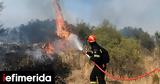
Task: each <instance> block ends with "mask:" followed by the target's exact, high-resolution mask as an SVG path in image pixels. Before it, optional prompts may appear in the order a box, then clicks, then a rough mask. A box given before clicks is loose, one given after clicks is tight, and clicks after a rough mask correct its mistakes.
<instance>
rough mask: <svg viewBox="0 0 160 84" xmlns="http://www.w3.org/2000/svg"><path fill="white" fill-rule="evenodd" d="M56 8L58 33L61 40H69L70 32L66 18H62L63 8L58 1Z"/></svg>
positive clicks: (55, 2)
mask: <svg viewBox="0 0 160 84" xmlns="http://www.w3.org/2000/svg"><path fill="white" fill-rule="evenodd" d="M54 7H55V13H56V28H57V31H56V33H57V35H58V36H59V37H60V38H61V39H67V38H68V37H69V35H70V32H69V31H68V30H67V27H66V25H65V21H64V18H63V16H62V12H61V8H60V5H59V4H58V2H57V0H54Z"/></svg>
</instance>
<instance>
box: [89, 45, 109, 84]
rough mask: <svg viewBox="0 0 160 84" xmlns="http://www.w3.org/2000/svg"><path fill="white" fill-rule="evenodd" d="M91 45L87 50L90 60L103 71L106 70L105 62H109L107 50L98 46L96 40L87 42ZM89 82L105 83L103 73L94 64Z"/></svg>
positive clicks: (92, 83) (95, 83) (94, 83)
mask: <svg viewBox="0 0 160 84" xmlns="http://www.w3.org/2000/svg"><path fill="white" fill-rule="evenodd" d="M89 44H90V45H91V51H90V52H87V54H88V55H89V56H90V60H92V61H94V62H95V63H96V64H97V65H98V66H100V67H101V69H103V70H104V71H105V70H106V64H107V63H108V62H109V55H108V51H107V50H105V49H104V48H102V47H101V46H99V45H98V44H97V43H96V42H89ZM90 83H91V84H106V82H105V74H104V73H103V72H102V71H100V70H99V69H98V68H97V67H96V66H94V68H93V70H92V72H91V75H90Z"/></svg>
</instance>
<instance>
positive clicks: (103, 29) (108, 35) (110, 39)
mask: <svg viewBox="0 0 160 84" xmlns="http://www.w3.org/2000/svg"><path fill="white" fill-rule="evenodd" d="M93 34H95V35H96V37H97V42H98V43H99V44H100V45H102V46H104V47H106V48H113V47H115V46H117V45H118V44H119V43H120V41H121V35H120V34H119V33H118V32H117V31H116V29H115V28H114V27H113V26H112V25H111V24H110V23H109V22H108V21H104V22H103V24H102V25H100V26H99V27H98V28H95V29H94V30H93Z"/></svg>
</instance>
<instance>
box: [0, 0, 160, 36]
mask: <svg viewBox="0 0 160 84" xmlns="http://www.w3.org/2000/svg"><path fill="white" fill-rule="evenodd" d="M0 1H3V2H4V7H5V8H4V10H3V11H2V12H1V13H0V23H1V24H4V26H5V27H10V28H12V27H15V26H19V25H20V24H27V22H28V21H30V20H35V19H40V20H45V19H53V18H54V8H53V7H54V6H53V2H52V0H0ZM159 4H160V0H61V1H60V5H61V7H62V10H63V16H64V18H65V20H67V21H68V22H69V23H72V24H76V23H77V22H80V21H84V22H87V23H89V24H91V25H98V24H100V23H101V22H102V21H103V20H104V19H107V20H109V21H110V22H111V23H112V24H113V25H114V26H116V27H117V29H122V28H124V27H126V26H132V27H138V28H142V29H143V30H144V31H146V32H149V33H150V34H154V32H156V31H160V24H159V23H160V5H159Z"/></svg>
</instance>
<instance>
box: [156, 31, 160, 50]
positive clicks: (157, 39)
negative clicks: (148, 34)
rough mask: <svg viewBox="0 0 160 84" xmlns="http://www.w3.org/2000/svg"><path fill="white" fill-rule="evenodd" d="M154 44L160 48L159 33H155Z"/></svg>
mask: <svg viewBox="0 0 160 84" xmlns="http://www.w3.org/2000/svg"><path fill="white" fill-rule="evenodd" d="M155 38H156V44H157V45H158V46H159V47H160V32H156V33H155Z"/></svg>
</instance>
